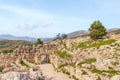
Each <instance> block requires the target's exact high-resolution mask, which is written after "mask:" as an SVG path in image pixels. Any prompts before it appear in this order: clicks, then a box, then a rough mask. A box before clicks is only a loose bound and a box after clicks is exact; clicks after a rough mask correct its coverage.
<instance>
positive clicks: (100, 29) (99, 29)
mask: <svg viewBox="0 0 120 80" xmlns="http://www.w3.org/2000/svg"><path fill="white" fill-rule="evenodd" d="M89 31H90V33H89V36H90V37H91V38H92V39H94V40H96V39H99V38H102V37H103V36H106V34H107V32H106V28H105V27H104V26H103V24H102V23H101V22H100V21H94V22H93V23H92V24H91V26H90V28H89Z"/></svg>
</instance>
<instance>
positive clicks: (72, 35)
mask: <svg viewBox="0 0 120 80" xmlns="http://www.w3.org/2000/svg"><path fill="white" fill-rule="evenodd" d="M88 33H89V32H88V31H86V30H79V31H75V32H71V33H69V34H67V37H68V38H76V37H79V36H84V35H87V34H88Z"/></svg>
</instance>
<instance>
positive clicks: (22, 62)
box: [20, 60, 30, 68]
mask: <svg viewBox="0 0 120 80" xmlns="http://www.w3.org/2000/svg"><path fill="white" fill-rule="evenodd" d="M20 64H21V65H22V66H26V67H27V68H29V67H30V66H29V65H27V64H26V63H25V62H24V61H23V60H21V61H20Z"/></svg>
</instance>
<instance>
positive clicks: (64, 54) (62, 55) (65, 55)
mask: <svg viewBox="0 0 120 80" xmlns="http://www.w3.org/2000/svg"><path fill="white" fill-rule="evenodd" d="M55 53H56V55H58V56H59V57H61V58H67V59H70V58H72V56H71V55H70V54H68V53H67V52H66V51H56V52H55Z"/></svg>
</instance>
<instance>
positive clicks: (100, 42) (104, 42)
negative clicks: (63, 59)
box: [75, 39, 116, 49]
mask: <svg viewBox="0 0 120 80" xmlns="http://www.w3.org/2000/svg"><path fill="white" fill-rule="evenodd" d="M115 41H116V40H114V39H109V40H98V41H86V42H80V43H78V45H77V46H75V47H76V48H82V49H86V48H92V47H96V48H99V47H101V46H103V45H109V44H112V43H114V42H115Z"/></svg>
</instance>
